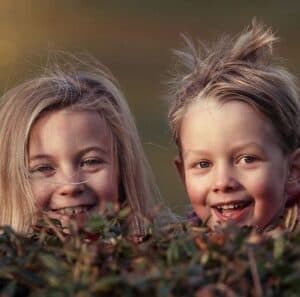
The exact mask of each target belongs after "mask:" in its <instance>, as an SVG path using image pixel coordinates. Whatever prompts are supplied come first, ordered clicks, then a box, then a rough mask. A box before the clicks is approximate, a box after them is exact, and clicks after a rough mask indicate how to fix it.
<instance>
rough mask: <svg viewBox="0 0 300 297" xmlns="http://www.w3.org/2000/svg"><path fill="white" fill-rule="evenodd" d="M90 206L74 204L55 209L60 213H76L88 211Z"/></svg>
mask: <svg viewBox="0 0 300 297" xmlns="http://www.w3.org/2000/svg"><path fill="white" fill-rule="evenodd" d="M90 208H91V207H90V206H75V207H65V208H61V209H58V210H56V212H58V213H59V214H61V215H76V214H79V213H83V212H88V210H89V209H90Z"/></svg>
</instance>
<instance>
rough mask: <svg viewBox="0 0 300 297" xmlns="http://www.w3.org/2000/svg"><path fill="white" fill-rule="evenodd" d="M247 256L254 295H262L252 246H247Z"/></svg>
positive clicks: (259, 296)
mask: <svg viewBox="0 0 300 297" xmlns="http://www.w3.org/2000/svg"><path fill="white" fill-rule="evenodd" d="M248 258H249V263H250V269H251V275H252V278H253V282H254V289H255V293H256V294H255V295H256V297H262V296H263V290H262V286H261V282H260V278H259V275H258V270H257V263H256V260H255V256H254V253H253V248H252V247H248Z"/></svg>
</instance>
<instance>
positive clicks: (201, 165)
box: [197, 161, 210, 168]
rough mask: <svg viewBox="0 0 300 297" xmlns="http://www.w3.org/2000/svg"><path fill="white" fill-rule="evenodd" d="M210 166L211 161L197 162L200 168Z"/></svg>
mask: <svg viewBox="0 0 300 297" xmlns="http://www.w3.org/2000/svg"><path fill="white" fill-rule="evenodd" d="M209 166H210V162H209V161H200V162H198V163H197V167H198V168H208V167H209Z"/></svg>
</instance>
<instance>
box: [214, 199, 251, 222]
mask: <svg viewBox="0 0 300 297" xmlns="http://www.w3.org/2000/svg"><path fill="white" fill-rule="evenodd" d="M252 203H253V201H252V200H246V201H232V202H228V203H218V204H214V205H212V206H211V208H212V211H213V213H214V214H215V215H216V216H217V218H218V220H219V221H221V222H227V221H234V222H237V223H238V222H240V221H242V220H243V219H244V218H245V217H246V215H247V214H248V211H249V210H250V206H251V205H252Z"/></svg>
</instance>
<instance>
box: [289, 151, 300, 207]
mask: <svg viewBox="0 0 300 297" xmlns="http://www.w3.org/2000/svg"><path fill="white" fill-rule="evenodd" d="M289 167H290V171H289V176H288V181H287V184H286V193H287V204H288V205H291V204H295V203H300V148H298V149H296V150H295V151H294V152H293V153H292V154H291V156H290V164H289Z"/></svg>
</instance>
